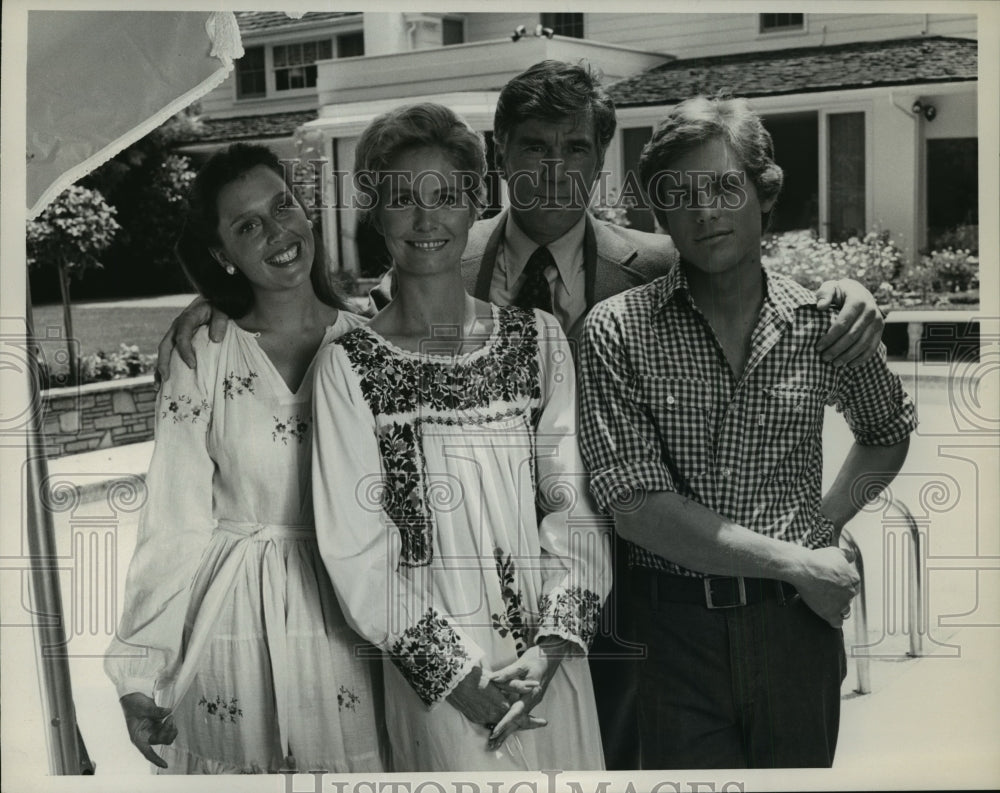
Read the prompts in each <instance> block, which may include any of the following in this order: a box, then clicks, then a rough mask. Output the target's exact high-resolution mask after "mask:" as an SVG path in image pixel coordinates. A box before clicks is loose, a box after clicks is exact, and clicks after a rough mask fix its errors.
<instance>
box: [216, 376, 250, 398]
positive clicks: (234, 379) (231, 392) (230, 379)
mask: <svg viewBox="0 0 1000 793" xmlns="http://www.w3.org/2000/svg"><path fill="white" fill-rule="evenodd" d="M256 378H257V373H256V372H248V373H247V375H246V377H240V376H239V375H238V374H236V372H230V373H229V374H227V375H226V376H225V377H224V378H223V380H222V398H223V399H234V398H235V397H237V396H241V395H242V394H244V393H246V394H252V393H253V392H254V391H253V381H254V380H255V379H256Z"/></svg>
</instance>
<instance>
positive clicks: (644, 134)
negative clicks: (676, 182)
mask: <svg viewBox="0 0 1000 793" xmlns="http://www.w3.org/2000/svg"><path fill="white" fill-rule="evenodd" d="M651 137H653V128H652V127H631V128H630V129H623V130H622V161H623V163H622V164H623V165H624V166H625V169H624V174H625V180H626V182H627V187H626V186H625V185H623V190H622V193H623V194H624V195H619V196H618V198H619V200H623V199H625V198H629V197H631V194H632V193H633V188H634V187H637V186H638V185H639V155H640V154H642V147H643V146H645V145H646V144H647V143H649V139H650V138H651ZM626 216H627V217H628V220H629V223H630V224H631V226H632V228H634V229H639V231H655V230H656V218H655V217H653V211H652V209H650V208H649V207H645V206H634V207H630V208H629V209H627V210H626Z"/></svg>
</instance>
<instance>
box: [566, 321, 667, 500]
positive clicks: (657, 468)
mask: <svg viewBox="0 0 1000 793" xmlns="http://www.w3.org/2000/svg"><path fill="white" fill-rule="evenodd" d="M621 318H622V314H621V306H620V305H618V304H617V303H616V302H614V301H609V302H605V303H602V304H600V305H598V306H596V307H595V308H594V310H593V311H591V312H590V314H589V315H588V316H587V319H586V321H585V322H584V326H583V334H582V338H581V341H580V449H581V452H582V454H583V461H584V463H585V465H586V466H587V469H588V470H589V472H590V476H591V479H590V491H591V493H592V494H593V496H594V499H595V500H596V501H597V504H598V506H599V507H600V509H601V510H603V511H605V512H608V511H610V509H611V507H612V506H614V505H616V504H618V505H623V504H629V503H632V502H633V501H634V500H635V498H636V495H637V494H638V493H639V492H645V491H661V490H666V491H675V490H676V489H677V488H676V486H675V483H674V479H673V477H672V476H671V474H670V471H669V470H668V468H667V466H666V464H665V463H664V461H663V457H662V453H661V449H660V443H659V440H658V438H659V433H658V432H657V430H656V425H655V424H654V422H653V419H652V417H651V416H650V415H649V413H648V411H647V410H646V409H645V408H644V406H643V405H642V404H640V403H639V402H638V401H637V400H636V398H635V392H636V388H635V377H634V375H633V373H632V367H631V361H630V357H629V351H628V347H627V344H626V338H627V337H626V334H625V333H624V332H623V328H622V321H621Z"/></svg>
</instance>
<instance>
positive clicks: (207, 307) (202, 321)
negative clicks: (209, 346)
mask: <svg viewBox="0 0 1000 793" xmlns="http://www.w3.org/2000/svg"><path fill="white" fill-rule="evenodd" d="M228 321H229V317H228V316H226V315H225V314H223V313H222V312H221V311H219V310H218V309H214V308H212V306H211V304H210V303H209V302H208V301H207V300H205V298H203V297H196V298H195V299H194V300H193V301H191V304H190V305H189V306H188V307H187V308H185V309H184V311H183V312H181V314H180V316H178V317H176V318H175V319H174V321H173V322H171V323H170V327H169V328H168V329H167V333H166V335H165V336H164V337H163V339H162V340H161V341H160V345H159V347H158V348H157V353H156V379H157V380H158V381H159V382H161V383H162V382H166V381H167V380H168V379H170V356H171V355H172V354H173V352H174V349H175V348H176V351H177V354H178V355H179V356H180V357H181V360H182V361H184V363H185V364H187V366H188V368H189V369H194V368H195V366H196V364H197V360H196V356H195V353H194V346H193V345H192V341H193V340H194V335H195V334H196V333H197V332H198V328H200V327H201V326H202V325H208V337H209V338H210V339H211V340H212V341H214V342H219V341H222V337H223V336H225V334H226V322H228Z"/></svg>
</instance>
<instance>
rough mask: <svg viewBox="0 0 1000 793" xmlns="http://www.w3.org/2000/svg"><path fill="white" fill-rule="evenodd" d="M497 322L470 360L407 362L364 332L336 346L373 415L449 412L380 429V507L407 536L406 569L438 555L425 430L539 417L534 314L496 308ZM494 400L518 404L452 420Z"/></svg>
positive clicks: (354, 332) (402, 560) (342, 339)
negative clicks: (426, 472)
mask: <svg viewBox="0 0 1000 793" xmlns="http://www.w3.org/2000/svg"><path fill="white" fill-rule="evenodd" d="M496 322H497V324H498V327H497V332H496V333H495V341H494V342H493V343H492V345H491V346H490V348H489V349H488V350H486V351H485V354H484V355H480V356H477V357H475V358H472V359H471V360H468V361H459V362H451V361H447V360H442V361H437V360H425V359H420V358H417V359H413V358H409V357H407V356H405V355H401V354H399V353H398V352H397V351H395V350H393V349H392V348H390V347H388V346H386V345H384V344H382V343H380V342H379V340H378V338H377V337H375V336H373V335H372V334H371V333H370V332H369V331H367V330H366V329H365V328H364V327H363V326H362V327H358V328H355V329H354V330H352V331H349V332H348V333H345V334H344V335H343V336H341V337H340V338H339V339H337V340H336V342H334V343H335V344H339V345H341V346H342V347H343V348H344V350H345V351H346V352H347V355H348V358H349V359H350V361H351V365H352V367H353V368H354V371H355V372H356V374H357V375H358V378H359V380H360V383H361V390H362V393H363V394H364V396H365V399H366V401H367V402H368V405H369V407H370V408H371V410H372V412H373V414H374V415H376V416H398V415H400V414H413V413H414V412H416V411H417V410H418V409H420V410H421V411H441V412H442V413H444V415H440V414H439V415H433V414H432V415H422V416H420V417H418V418H409V417H408V419H407V421H406V422H405V423H404V422H391V423H388V424H385V425H384V426H381V427H380V428H379V433H378V443H379V453H380V456H381V458H382V469H383V470H384V471H385V472H386V473H385V485H386V487H385V489H384V492H383V495H382V505H383V507H384V509H385V511H386V514H387V515H388V516H389V517H390V518H391V519H392V521H393V523H395V524H396V527H397V528H398V529H399V533H400V536H401V537H402V543H403V545H402V549H401V556H400V563H401V564H402V565H405V566H409V567H416V566H423V565H427V564H430V562H431V557H432V555H433V537H434V523H435V522H434V514H433V511H432V510H431V509H430V507H429V506H428V505H429V499H428V498H427V482H426V480H425V477H424V471H423V466H422V465H421V462H420V454H421V445H420V442H419V435H420V426H421V424H423V423H434V424H457V423H459V422H461V423H462V424H486V423H489V422H491V421H497V420H501V419H504V418H511V417H514V416H517V415H523V414H525V413H526V412H529V413H530V415H531V418H532V420H533V421H534V420H535V419H536V415H537V407H536V406H537V404H538V403H539V401H540V400H541V386H540V384H539V369H538V338H537V336H538V333H537V329H536V327H535V316H534V314H533V313H531V312H528V311H523V310H521V309H518V308H512V307H510V306H507V307H503V308H499V309H497V313H496ZM494 402H501V403H507V404H508V405H510V404H511V403H513V406H512V407H507V408H504V409H499V410H491V411H490V413H489V415H483V416H480V417H475V416H463V417H462V418H461V419H460V420H459V419H457V418H456V417H455V416H453V415H447V414H448V413H450V412H453V411H456V410H471V409H473V408H480V409H482V408H489V406H491V404H492V403H494ZM533 463H534V461H532V465H533Z"/></svg>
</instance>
